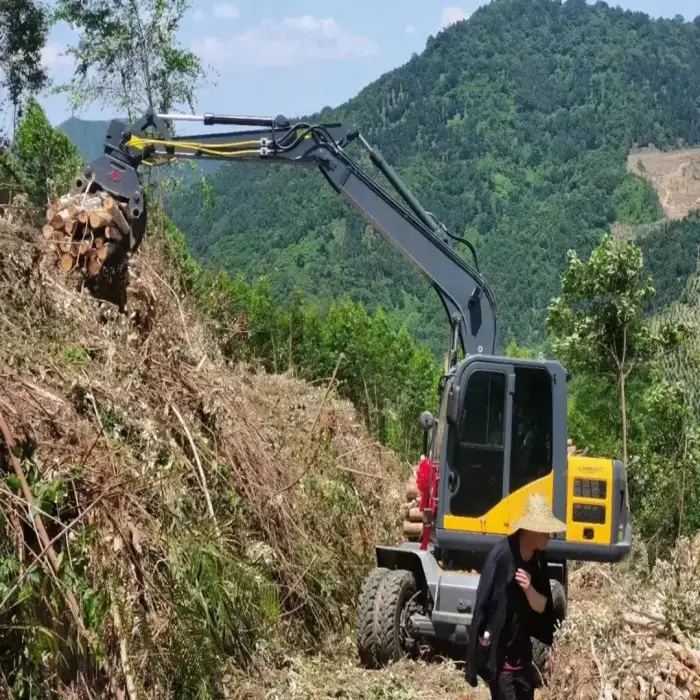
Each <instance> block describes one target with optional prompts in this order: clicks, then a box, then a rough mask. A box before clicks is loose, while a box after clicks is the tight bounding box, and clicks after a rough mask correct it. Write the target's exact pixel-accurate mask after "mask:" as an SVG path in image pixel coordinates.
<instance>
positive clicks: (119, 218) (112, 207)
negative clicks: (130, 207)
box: [104, 197, 129, 236]
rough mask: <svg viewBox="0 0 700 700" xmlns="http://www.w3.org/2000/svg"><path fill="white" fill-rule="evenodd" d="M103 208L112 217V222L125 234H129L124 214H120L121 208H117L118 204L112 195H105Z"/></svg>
mask: <svg viewBox="0 0 700 700" xmlns="http://www.w3.org/2000/svg"><path fill="white" fill-rule="evenodd" d="M104 208H105V209H106V210H107V211H108V212H109V213H110V215H111V216H112V219H113V220H114V223H115V224H116V225H117V228H118V229H119V230H120V231H121V232H122V233H123V234H124V235H125V236H128V235H129V224H128V223H127V221H126V219H125V218H124V214H122V210H121V209H120V208H119V205H118V204H117V203H116V201H115V200H114V199H113V198H112V197H106V198H105V201H104Z"/></svg>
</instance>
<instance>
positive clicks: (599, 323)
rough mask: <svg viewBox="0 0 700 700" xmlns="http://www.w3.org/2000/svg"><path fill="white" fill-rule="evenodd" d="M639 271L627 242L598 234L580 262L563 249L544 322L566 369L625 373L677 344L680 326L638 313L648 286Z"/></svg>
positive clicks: (636, 253)
mask: <svg viewBox="0 0 700 700" xmlns="http://www.w3.org/2000/svg"><path fill="white" fill-rule="evenodd" d="M643 277H644V264H643V257H642V251H641V249H640V248H639V247H638V246H636V245H635V244H633V243H625V244H617V243H615V241H614V240H613V239H612V238H611V237H610V236H603V237H602V239H601V243H600V245H599V246H598V247H597V248H596V249H595V250H594V251H593V252H592V253H591V256H590V258H589V260H588V261H586V262H583V261H582V260H580V258H579V257H578V255H577V254H576V253H575V251H573V250H571V251H569V253H568V255H567V265H566V268H565V270H564V272H563V274H562V295H561V296H560V297H557V298H555V299H554V300H553V301H552V303H551V304H550V307H549V316H548V318H547V325H548V329H549V330H550V331H551V333H552V334H553V338H552V341H551V342H552V347H553V349H554V351H555V353H557V354H558V355H559V356H561V357H562V358H563V360H564V362H565V363H566V364H567V365H568V366H569V367H570V369H571V370H572V371H574V372H588V373H594V374H598V375H599V376H604V377H609V378H619V376H620V374H624V375H625V376H627V375H629V373H630V372H631V371H632V369H633V368H634V367H635V365H637V367H638V369H639V370H642V369H643V368H644V367H645V362H647V361H649V360H651V359H653V358H657V357H659V356H660V355H661V354H662V353H664V352H668V351H669V350H670V349H672V348H673V347H675V346H676V345H677V344H678V342H679V340H680V334H681V333H682V331H683V327H682V326H680V325H671V324H664V325H663V326H656V327H655V326H653V325H652V324H651V323H650V322H649V319H648V318H647V317H646V316H645V315H644V310H645V308H646V307H647V304H648V302H649V300H650V299H651V298H652V296H653V295H654V288H653V286H652V284H651V278H650V277H647V278H646V279H644V278H643Z"/></svg>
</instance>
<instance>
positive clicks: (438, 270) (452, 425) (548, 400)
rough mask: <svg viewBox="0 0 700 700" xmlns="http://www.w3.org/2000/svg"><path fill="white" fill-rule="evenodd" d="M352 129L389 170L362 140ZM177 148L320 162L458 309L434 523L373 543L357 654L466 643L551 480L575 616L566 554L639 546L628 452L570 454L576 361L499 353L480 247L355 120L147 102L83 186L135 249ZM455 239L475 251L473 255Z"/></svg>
mask: <svg viewBox="0 0 700 700" xmlns="http://www.w3.org/2000/svg"><path fill="white" fill-rule="evenodd" d="M177 120H188V121H198V122H202V123H203V124H204V125H206V126H213V125H230V126H235V127H237V128H236V129H233V130H228V131H226V132H224V133H221V132H210V133H208V134H203V135H196V136H189V135H188V136H175V135H173V130H172V128H171V125H172V122H174V121H177ZM240 127H243V128H240ZM354 143H359V144H360V146H361V147H362V148H363V149H364V150H365V152H366V153H367V155H368V159H369V162H370V163H371V164H372V165H373V166H374V167H375V168H376V169H377V171H378V173H379V174H381V178H380V179H381V180H382V182H383V183H384V184H380V182H379V181H378V179H377V178H372V177H370V175H369V174H368V173H367V172H365V170H363V168H362V167H360V165H359V164H358V162H357V160H355V159H354V158H353V157H352V156H351V155H350V153H349V147H350V146H351V144H354ZM178 159H197V160H219V161H244V162H249V163H250V162H252V163H258V164H282V165H293V166H307V167H312V168H317V169H318V170H319V171H320V172H321V174H322V175H323V177H324V178H325V180H326V181H327V182H328V184H329V185H330V187H331V188H332V189H333V190H334V191H335V192H336V193H337V194H338V195H340V196H341V197H342V198H343V199H344V200H345V201H346V202H347V203H348V204H349V205H350V206H351V207H352V208H353V209H354V210H355V211H356V212H358V213H359V214H360V216H362V217H363V218H364V219H365V221H366V222H368V223H369V224H370V226H371V227H372V228H373V229H374V230H375V231H376V232H378V233H379V234H380V235H382V236H383V237H384V238H385V239H386V240H387V241H389V242H390V243H391V244H393V245H394V246H395V247H396V248H397V249H398V250H399V251H400V252H401V253H402V254H403V255H404V256H405V257H406V258H407V261H408V263H409V264H411V265H413V266H414V267H415V268H417V269H418V270H419V271H420V272H421V273H422V274H423V275H424V276H425V277H426V278H427V279H428V281H429V282H430V284H431V285H432V287H433V288H434V289H435V291H436V292H437V294H438V296H439V299H440V300H441V302H442V305H443V307H444V310H445V312H446V315H447V320H448V323H449V326H450V329H451V332H450V335H449V337H450V342H449V347H448V348H447V350H446V354H445V364H444V371H443V373H442V377H441V379H440V383H439V387H438V396H439V399H438V405H437V409H436V412H435V415H433V414H432V413H431V412H429V411H424V412H423V413H422V414H421V416H420V417H419V420H420V425H421V428H422V430H423V457H422V458H421V468H422V474H423V480H424V484H423V493H424V495H425V498H424V499H423V502H422V504H421V506H422V515H423V525H422V536H421V537H420V541H418V542H415V541H405V542H403V543H402V544H400V545H398V546H389V545H377V546H376V548H375V551H376V565H375V567H374V568H373V569H372V570H371V571H369V572H368V574H367V577H366V579H365V582H364V585H363V587H362V591H361V593H360V595H359V601H358V603H357V620H356V623H357V631H356V640H357V653H358V656H359V659H360V663H361V664H362V665H364V666H365V667H367V668H379V667H382V666H384V665H387V664H390V663H393V662H395V661H397V660H399V659H401V658H404V657H412V656H415V655H417V654H420V653H421V650H422V649H423V648H425V647H428V648H430V647H432V648H435V647H440V648H442V649H446V650H448V653H456V654H460V653H461V654H462V655H463V653H464V645H466V643H467V640H468V631H469V626H470V622H471V617H472V611H473V608H474V603H475V598H476V591H477V586H478V583H479V571H480V567H482V565H483V563H484V561H485V558H486V556H487V555H488V553H489V551H490V549H491V547H492V546H493V545H494V544H495V543H496V542H497V541H498V539H499V538H500V537H502V536H504V535H508V534H510V533H511V532H512V523H514V522H515V521H516V520H517V519H518V518H519V517H520V516H521V515H522V514H523V512H524V509H525V504H526V501H527V499H528V497H529V495H530V494H532V493H540V494H544V495H545V496H546V498H547V499H548V500H549V502H550V504H551V505H552V510H553V512H554V515H555V516H556V517H557V518H559V519H560V520H563V521H564V522H565V523H566V524H567V530H566V533H565V534H563V535H558V536H553V537H552V539H551V540H550V542H549V544H548V546H547V549H546V552H545V554H546V558H547V563H548V568H549V575H550V581H551V585H552V592H553V597H554V601H555V608H556V611H557V615H558V618H559V619H560V620H563V618H564V617H565V615H566V605H567V595H568V566H569V564H570V563H571V562H572V561H598V562H619V561H621V560H623V559H624V558H625V557H626V556H627V555H628V554H629V551H630V546H631V539H632V530H631V522H630V512H629V501H628V492H627V475H626V469H625V465H624V464H623V463H622V462H621V461H619V460H617V459H612V458H602V457H589V456H581V455H576V454H574V455H570V454H568V451H567V383H568V381H569V379H570V376H569V373H568V372H567V371H566V369H565V368H564V367H563V366H562V364H560V363H559V362H557V361H555V360H548V359H518V358H514V357H506V356H502V355H499V354H497V353H496V339H497V332H498V324H497V313H496V304H495V300H494V296H493V293H492V291H491V289H490V288H489V285H488V283H487V281H486V280H485V279H484V277H483V276H482V274H481V272H480V271H479V266H478V261H477V255H476V251H475V250H474V248H473V246H471V245H470V244H469V242H468V241H466V240H464V239H462V238H460V237H458V236H456V235H454V234H452V233H450V231H448V229H447V228H446V226H444V225H443V224H442V223H441V222H440V220H439V219H438V218H437V217H436V216H435V215H434V214H432V213H430V212H429V211H427V210H426V209H425V208H424V207H423V206H422V204H421V203H420V202H419V201H418V200H417V198H416V197H415V196H414V195H413V194H412V193H411V192H410V191H409V189H408V188H407V186H406V185H405V184H404V183H403V181H402V180H401V179H400V177H399V176H398V175H397V173H396V172H395V171H394V170H393V169H392V168H391V166H390V165H389V164H388V163H387V162H386V160H385V159H384V157H383V156H382V155H381V153H380V152H379V151H378V150H377V148H375V147H373V146H372V145H371V144H370V143H369V142H368V141H367V139H366V138H365V137H364V136H363V135H362V133H361V132H360V130H359V129H358V128H357V127H356V126H355V125H353V124H344V123H330V124H313V123H309V122H305V121H293V120H290V119H288V118H286V117H284V116H282V115H280V116H277V117H250V116H234V115H215V114H204V115H180V114H155V113H154V112H152V111H148V112H146V113H145V114H144V116H143V117H142V118H141V119H139V120H138V121H137V122H135V123H134V124H133V125H128V124H126V123H124V122H122V121H120V120H114V121H112V122H111V123H110V125H109V127H108V131H107V134H106V138H105V144H104V152H103V153H102V154H101V155H100V156H99V157H98V158H97V159H96V160H94V161H93V162H92V163H91V164H90V165H89V166H88V167H87V168H86V169H85V170H84V172H82V173H80V174H79V175H78V176H77V177H76V179H75V181H74V184H73V188H72V191H73V192H85V193H87V194H93V193H96V192H97V193H100V192H102V195H103V196H105V195H107V196H109V197H111V198H112V199H113V200H114V201H115V202H117V203H118V204H119V206H120V207H121V209H122V210H123V212H124V215H125V216H124V218H125V219H127V220H128V223H129V227H130V231H129V235H128V236H125V237H123V239H122V245H123V246H124V250H125V256H126V257H127V258H128V257H129V256H131V255H133V254H134V252H135V251H136V250H137V249H138V247H139V245H140V243H141V241H142V239H143V237H144V235H145V233H146V199H147V198H146V196H145V193H144V189H143V187H142V185H141V182H140V180H139V169H140V168H143V167H148V166H154V165H160V164H163V163H171V162H173V161H175V160H178ZM389 186H390V187H389ZM390 188H391V189H393V192H391V191H390ZM458 242H461V243H462V244H464V246H465V249H467V250H469V251H470V259H466V258H465V257H463V256H462V255H460V253H459V252H458V250H457V243H458ZM417 418H418V417H417ZM537 644H539V643H538V642H536V645H535V652H536V653H535V659H536V660H535V663H536V664H538V666H537V668H538V670H539V671H540V673H542V671H543V669H544V668H545V663H546V662H545V661H544V659H545V658H546V653H547V652H548V649H540V650H539V651H538V648H537ZM458 658H459V657H458ZM462 658H463V656H462Z"/></svg>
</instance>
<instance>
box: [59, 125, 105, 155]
mask: <svg viewBox="0 0 700 700" xmlns="http://www.w3.org/2000/svg"><path fill="white" fill-rule="evenodd" d="M108 126H109V121H101V120H88V119H78V118H77V117H70V118H69V119H66V121H64V122H62V123H61V124H59V125H58V129H59V130H60V131H62V132H63V133H64V134H65V135H66V136H67V137H68V138H69V139H70V140H71V141H72V142H73V143H74V144H75V145H76V146H77V147H78V150H79V151H80V155H81V156H82V157H83V158H84V159H85V161H86V162H88V163H89V162H90V161H92V160H94V159H95V158H97V157H98V156H99V155H100V154H101V153H102V147H103V144H104V140H105V135H106V133H107V127H108Z"/></svg>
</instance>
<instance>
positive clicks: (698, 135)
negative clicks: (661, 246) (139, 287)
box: [168, 0, 700, 357]
mask: <svg viewBox="0 0 700 700" xmlns="http://www.w3.org/2000/svg"><path fill="white" fill-rule="evenodd" d="M698 55H700V25H699V24H698V23H692V22H682V21H678V20H666V19H651V18H649V16H647V15H645V14H642V13H640V12H631V11H624V10H622V9H620V8H613V7H609V6H608V5H607V4H605V3H596V4H588V3H585V2H583V1H582V0H581V1H578V0H569V1H568V2H552V1H551V0H532V1H531V2H527V3H523V2H522V0H498V1H497V2H492V3H489V4H487V5H485V6H483V7H481V8H479V9H477V10H476V11H475V12H474V13H473V14H472V15H471V16H470V18H469V19H468V20H467V21H466V22H460V23H458V24H456V25H454V26H452V27H450V28H448V29H446V30H445V31H442V32H440V33H439V34H438V35H437V36H435V37H431V38H430V39H429V40H428V42H427V45H426V48H425V51H423V52H422V53H421V54H420V55H417V56H414V57H413V58H412V59H411V60H410V61H408V62H407V63H406V64H405V65H403V66H401V67H399V68H397V69H395V70H392V71H389V72H388V73H386V74H385V75H383V76H382V77H381V78H380V79H378V80H377V81H376V82H374V83H372V84H370V85H368V86H367V87H366V88H364V89H363V90H362V91H361V92H360V93H359V94H358V95H357V96H356V97H354V98H353V99H351V100H349V101H348V102H347V103H345V104H343V105H340V106H339V107H337V108H334V109H328V110H324V111H323V112H322V113H320V114H314V115H310V116H308V117H306V118H307V119H308V120H309V121H311V122H314V123H318V122H332V121H335V120H338V119H342V120H344V121H347V122H350V123H353V124H356V125H358V126H359V127H360V129H361V130H362V131H363V133H364V135H365V136H366V137H367V138H368V140H369V141H370V142H372V143H373V144H376V145H377V146H378V147H379V148H380V149H381V151H382V152H383V154H384V156H385V157H386V158H387V160H388V161H389V162H390V163H391V164H392V166H394V167H395V168H396V170H397V171H398V172H399V174H400V175H401V176H402V177H403V178H404V179H405V180H406V182H407V184H408V185H409V186H410V187H411V188H412V189H413V190H414V192H415V193H416V195H417V196H418V198H419V199H420V200H421V201H422V202H423V204H424V205H425V206H426V208H427V209H429V210H430V211H433V212H435V214H436V215H437V216H438V217H439V218H440V219H441V220H442V221H444V222H445V224H446V225H447V226H448V228H449V229H450V230H451V231H453V232H454V233H455V234H459V235H466V236H467V237H468V238H469V239H470V240H475V241H478V251H479V256H480V266H481V269H482V270H483V271H484V273H485V276H486V278H487V279H488V281H489V283H490V284H491V286H492V287H493V290H494V293H495V296H496V299H497V302H498V309H499V314H500V321H501V324H500V328H501V337H500V338H499V347H501V348H502V347H504V346H505V345H506V344H507V342H508V341H509V340H510V338H511V337H513V338H514V339H515V340H516V341H517V342H518V343H520V344H524V345H527V346H532V347H536V346H539V345H540V344H541V343H542V342H543V341H544V340H545V319H546V313H547V311H546V310H547V305H548V303H549V300H550V299H551V298H552V297H553V296H556V294H557V293H558V284H559V275H560V273H561V271H562V269H563V268H564V266H565V264H566V251H567V250H568V249H569V248H575V249H576V250H577V251H579V252H580V254H582V255H587V254H588V253H590V251H591V250H592V249H593V248H594V247H595V246H596V245H597V243H598V241H599V239H600V235H601V234H602V233H604V232H606V231H608V230H610V227H611V225H612V224H613V223H614V222H616V221H617V220H623V221H631V222H637V221H650V220H654V219H655V218H658V214H659V204H658V201H657V200H656V197H655V195H654V193H653V191H652V189H651V188H650V187H649V186H648V185H646V184H645V183H643V182H641V181H640V180H638V179H636V178H634V177H633V176H631V175H629V174H628V173H627V170H626V158H627V154H628V152H629V150H630V149H631V148H633V147H635V146H643V145H648V144H650V143H653V144H655V145H656V146H657V147H660V148H674V147H682V146H683V145H687V144H691V143H698V142H700V113H699V112H698V110H697V101H698V99H699V98H700V83H699V82H698V81H697V80H696V79H695V76H696V75H697V72H698V70H700V66H698V62H697V58H696V57H697V56H698ZM351 149H359V146H357V145H356V144H354V145H353V146H351ZM208 178H209V181H210V183H211V185H212V187H213V189H214V192H215V194H216V202H215V204H214V206H213V208H211V209H210V210H209V211H208V212H207V213H206V214H205V213H204V211H203V205H202V202H201V194H200V193H199V189H198V187H195V188H193V189H192V190H191V191H190V192H189V193H187V194H185V195H182V194H181V193H179V194H178V196H177V197H174V196H173V197H171V198H170V199H169V201H168V210H169V213H170V214H171V215H172V217H173V219H174V221H175V222H176V223H177V225H178V226H179V227H180V228H181V229H182V230H183V231H185V232H186V235H187V236H188V240H189V242H190V245H191V249H192V251H193V252H194V254H195V255H196V256H197V258H198V259H200V260H202V261H203V262H204V263H205V264H207V265H213V266H216V267H219V266H221V265H223V266H225V267H226V269H227V270H228V271H229V272H230V274H231V275H232V276H235V275H238V274H241V275H243V277H244V279H246V281H248V282H250V281H252V280H253V279H255V278H257V277H259V276H267V277H268V278H269V279H270V291H271V294H272V296H273V298H274V299H275V300H277V301H284V302H287V301H288V300H289V299H290V298H291V294H292V291H293V290H294V289H298V290H299V291H300V292H301V293H302V294H303V296H304V298H305V299H309V300H313V301H315V302H316V303H318V305H319V306H320V308H322V309H323V310H324V311H325V310H327V308H328V307H329V305H330V303H331V302H332V301H337V300H338V299H341V298H342V297H344V296H346V295H348V296H349V297H350V298H351V299H352V300H353V301H355V302H358V303H362V304H363V305H364V306H365V307H366V308H367V309H368V311H369V313H371V314H373V313H374V312H375V310H376V309H377V308H382V309H384V311H385V313H386V314H387V317H388V318H390V319H392V323H394V325H396V323H397V322H395V321H394V319H396V318H397V317H402V321H403V319H405V323H406V325H407V326H408V328H409V331H410V333H411V335H412V337H413V338H415V339H416V340H417V341H418V342H420V343H421V344H425V345H427V346H428V347H430V348H431V349H432V350H433V352H434V353H435V355H436V356H437V357H441V356H442V354H443V353H444V350H445V347H446V343H447V327H448V323H447V319H446V317H445V315H444V311H443V310H442V307H441V306H440V303H439V301H438V299H437V297H436V295H435V293H434V291H433V289H432V288H431V287H430V286H429V285H428V284H427V282H426V281H425V280H424V279H422V278H421V276H420V275H419V274H418V273H417V272H416V271H415V270H413V269H411V268H410V267H409V266H408V265H407V264H406V261H405V260H404V259H403V258H402V257H401V256H400V254H399V253H397V252H396V251H394V250H393V249H392V248H391V247H390V246H389V245H388V244H387V243H385V241H384V240H383V239H381V238H380V237H378V236H375V235H371V236H367V235H366V226H365V222H364V221H363V220H362V219H361V218H360V217H359V216H357V215H356V214H355V213H354V212H353V211H352V210H351V209H350V208H349V207H348V206H346V205H345V203H344V202H343V201H341V200H340V198H339V197H337V195H336V194H335V193H334V192H333V191H332V190H331V188H329V187H328V185H327V183H326V182H325V181H324V180H323V178H322V176H321V175H320V174H319V173H317V172H313V171H312V172H307V171H306V170H304V171H303V172H300V171H298V170H295V169H292V168H290V167H283V166H272V165H269V166H263V165H260V166H253V167H251V166H250V165H243V164H227V165H223V166H221V167H220V168H219V169H218V170H217V171H216V172H215V173H213V174H211V175H209V176H208ZM688 254H689V251H688V250H687V249H685V250H684V251H681V255H680V257H678V256H676V257H675V258H674V259H675V260H677V261H682V259H683V257H687V256H688ZM646 261H647V265H648V268H649V271H650V272H651V273H652V274H654V275H655V279H656V258H655V257H654V256H646Z"/></svg>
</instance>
